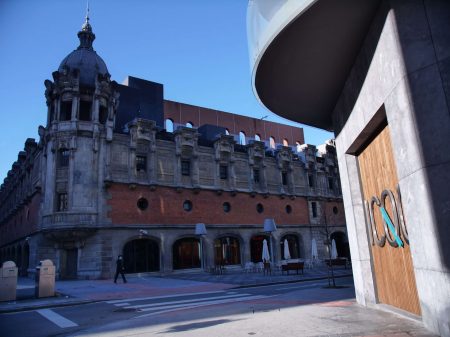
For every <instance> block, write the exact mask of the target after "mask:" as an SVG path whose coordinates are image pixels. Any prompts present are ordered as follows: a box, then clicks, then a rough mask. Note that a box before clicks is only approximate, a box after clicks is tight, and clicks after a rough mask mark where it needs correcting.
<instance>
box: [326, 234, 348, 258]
mask: <svg viewBox="0 0 450 337" xmlns="http://www.w3.org/2000/svg"><path fill="white" fill-rule="evenodd" d="M330 238H331V240H334V241H335V242H336V250H337V254H338V257H346V258H347V259H348V260H350V247H349V244H348V239H347V235H345V233H343V232H333V233H331V235H330Z"/></svg>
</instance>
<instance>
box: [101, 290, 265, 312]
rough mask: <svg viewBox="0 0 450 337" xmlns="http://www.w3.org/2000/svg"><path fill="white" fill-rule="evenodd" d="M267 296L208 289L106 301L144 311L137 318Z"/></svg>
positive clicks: (122, 307)
mask: <svg viewBox="0 0 450 337" xmlns="http://www.w3.org/2000/svg"><path fill="white" fill-rule="evenodd" d="M268 297H271V296H267V295H252V294H247V293H237V292H232V291H209V292H200V293H187V294H177V295H164V296H154V297H144V298H131V299H130V298H127V299H123V300H113V301H107V302H106V303H108V304H112V305H114V306H117V307H120V308H121V309H127V310H136V311H139V312H143V313H145V314H143V315H140V316H137V317H136V318H138V317H144V316H154V315H159V314H163V313H168V312H173V311H178V310H186V309H192V308H199V307H206V306H211V305H218V304H225V303H236V302H245V301H255V300H260V299H264V298H268Z"/></svg>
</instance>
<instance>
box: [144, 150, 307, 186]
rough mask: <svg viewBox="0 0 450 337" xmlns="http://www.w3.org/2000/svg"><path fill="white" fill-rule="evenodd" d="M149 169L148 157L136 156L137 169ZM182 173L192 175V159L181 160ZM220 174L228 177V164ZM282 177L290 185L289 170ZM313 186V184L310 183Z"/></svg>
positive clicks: (256, 171) (256, 172) (257, 176)
mask: <svg viewBox="0 0 450 337" xmlns="http://www.w3.org/2000/svg"><path fill="white" fill-rule="evenodd" d="M146 170H147V157H146V156H136V171H137V172H145V171H146ZM181 174H182V175H183V176H190V175H191V161H190V160H182V161H181ZM219 176H220V179H222V180H227V179H228V165H220V166H219ZM281 178H282V183H283V185H285V186H286V185H288V174H287V172H281ZM253 181H254V182H255V183H260V181H261V176H260V170H259V169H253ZM310 186H311V185H310Z"/></svg>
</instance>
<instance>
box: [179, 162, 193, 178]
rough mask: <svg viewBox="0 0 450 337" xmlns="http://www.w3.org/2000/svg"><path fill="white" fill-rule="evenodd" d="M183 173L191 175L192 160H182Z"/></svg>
mask: <svg viewBox="0 0 450 337" xmlns="http://www.w3.org/2000/svg"><path fill="white" fill-rule="evenodd" d="M181 174H182V175H184V176H190V175H191V161H190V160H182V161H181Z"/></svg>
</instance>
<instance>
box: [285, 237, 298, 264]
mask: <svg viewBox="0 0 450 337" xmlns="http://www.w3.org/2000/svg"><path fill="white" fill-rule="evenodd" d="M285 240H286V241H287V243H288V247H289V251H285V248H284V243H285ZM280 246H281V256H282V257H283V259H285V260H286V259H288V258H291V259H298V258H300V245H299V242H298V237H297V235H293V234H288V235H285V236H283V237H282V238H281V241H280ZM286 254H289V256H290V257H289V256H286Z"/></svg>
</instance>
